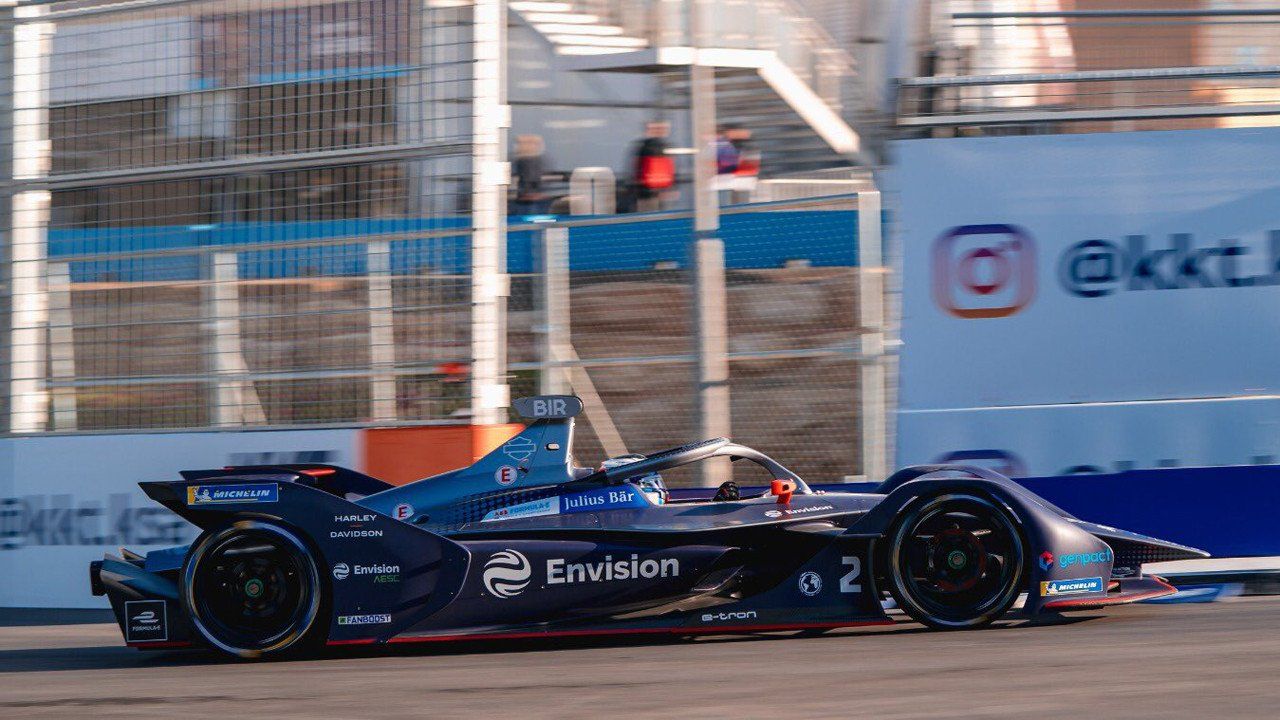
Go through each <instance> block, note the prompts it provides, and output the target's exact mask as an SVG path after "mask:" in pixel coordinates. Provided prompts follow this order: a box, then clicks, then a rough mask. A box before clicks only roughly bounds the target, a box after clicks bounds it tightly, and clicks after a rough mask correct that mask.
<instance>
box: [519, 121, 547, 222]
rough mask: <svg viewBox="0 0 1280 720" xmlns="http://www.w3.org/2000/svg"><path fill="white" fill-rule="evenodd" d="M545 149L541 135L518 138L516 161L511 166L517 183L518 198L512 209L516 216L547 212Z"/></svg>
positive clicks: (520, 136)
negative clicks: (544, 190) (544, 178)
mask: <svg viewBox="0 0 1280 720" xmlns="http://www.w3.org/2000/svg"><path fill="white" fill-rule="evenodd" d="M545 148H546V146H545V145H544V143H543V142H542V137H541V136H539V135H518V136H516V159H515V162H513V163H512V165H511V174H512V175H514V176H515V181H516V197H515V202H514V204H513V206H512V208H511V209H512V213H513V214H515V215H537V214H539V213H544V212H546V210H547V200H548V198H547V195H546V193H545V192H543V188H542V178H543V176H544V175H545V174H546V163H545V160H544V158H543V153H544V152H545Z"/></svg>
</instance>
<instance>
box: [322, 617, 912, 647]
mask: <svg viewBox="0 0 1280 720" xmlns="http://www.w3.org/2000/svg"><path fill="white" fill-rule="evenodd" d="M893 624H894V621H893V620H867V621H862V622H828V623H788V624H781V625H717V626H714V627H662V628H601V629H598V630H546V631H541V632H514V633H501V632H497V633H471V634H466V635H418V636H411V637H394V638H391V639H390V640H388V641H387V642H388V643H428V642H456V641H463V640H527V639H534V638H557V637H599V636H608V635H663V634H666V635H732V634H734V633H742V632H776V631H781V630H817V629H824V630H825V629H832V628H848V627H868V626H872V625H893ZM373 642H375V641H374V640H373V639H372V638H362V639H358V640H330V641H329V644H330V645H369V644H372V643H373Z"/></svg>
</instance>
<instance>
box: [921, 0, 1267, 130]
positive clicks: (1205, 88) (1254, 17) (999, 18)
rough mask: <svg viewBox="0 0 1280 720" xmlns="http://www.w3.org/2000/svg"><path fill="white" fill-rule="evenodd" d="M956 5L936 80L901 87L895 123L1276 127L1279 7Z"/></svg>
mask: <svg viewBox="0 0 1280 720" xmlns="http://www.w3.org/2000/svg"><path fill="white" fill-rule="evenodd" d="M966 6H970V7H969V9H964V8H965V7H966ZM949 7H951V8H952V9H953V10H954V12H952V13H951V15H950V20H951V22H950V25H949V26H948V27H946V28H945V29H944V30H942V31H939V32H938V33H937V38H936V55H937V57H938V63H937V65H938V70H939V72H938V76H936V77H926V78H913V79H909V80H906V81H903V82H902V83H901V85H900V90H901V91H900V93H899V126H900V127H903V128H912V129H914V128H949V129H950V130H948V132H962V133H963V132H987V133H992V132H997V133H1009V132H1097V131H1122V130H1150V129H1178V128H1205V127H1231V126H1245V125H1258V124H1271V123H1273V122H1274V121H1273V120H1269V119H1268V118H1269V117H1270V116H1274V115H1277V114H1280V75H1278V74H1277V72H1276V71H1277V69H1278V68H1280V33H1278V32H1277V30H1278V29H1280V6H1276V5H1275V4H1273V3H1265V2H1240V3H1232V4H1231V5H1230V6H1227V7H1218V6H1209V7H1173V8H1142V7H1138V8H1130V9H1116V8H1112V7H1102V8H1093V7H1090V6H1089V4H1088V3H1084V4H1081V3H1077V4H1076V5H1075V7H1074V8H1073V9H1068V10H1062V9H1060V10H1049V9H1043V8H1042V9H1040V10H1037V11H1008V12H1004V11H989V10H988V11H984V10H982V9H981V8H980V7H978V6H977V4H976V3H960V2H953V3H950V5H949Z"/></svg>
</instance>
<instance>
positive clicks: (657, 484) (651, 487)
mask: <svg viewBox="0 0 1280 720" xmlns="http://www.w3.org/2000/svg"><path fill="white" fill-rule="evenodd" d="M644 459H645V456H644V455H638V454H636V453H628V454H626V455H619V456H617V457H611V458H609V459H608V460H605V461H604V462H603V463H600V469H601V470H607V469H609V468H616V467H621V466H623V465H630V464H631V463H633V462H639V461H640V460H644ZM627 480H628V482H632V483H635V484H636V485H637V486H639V488H640V491H641V492H643V493H644V494H645V496H647V497H648V498H649V500H651V501H652V502H653V504H654V505H662V504H665V503H666V502H667V497H668V493H667V484H666V483H664V482H662V475H661V474H660V473H656V472H651V473H646V474H644V475H640V476H637V477H633V478H628V479H627Z"/></svg>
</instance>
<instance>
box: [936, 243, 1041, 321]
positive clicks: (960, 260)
mask: <svg viewBox="0 0 1280 720" xmlns="http://www.w3.org/2000/svg"><path fill="white" fill-rule="evenodd" d="M931 263H932V265H933V267H932V275H933V278H932V284H933V299H934V302H935V303H937V305H938V307H940V308H942V310H944V311H945V312H947V313H948V314H951V315H954V316H956V317H959V318H969V319H976V318H998V317H1007V316H1009V315H1013V314H1014V313H1016V312H1018V311H1019V310H1021V309H1022V308H1024V307H1026V306H1027V304H1028V303H1030V302H1031V300H1032V298H1034V297H1035V294H1036V254H1035V245H1034V244H1033V243H1032V242H1031V237H1030V236H1029V235H1027V233H1026V231H1024V230H1022V229H1021V228H1019V227H1017V226H1014V225H1003V224H996V225H962V226H960V227H956V228H952V229H950V230H948V231H947V232H945V233H943V234H942V235H941V236H940V237H939V238H938V239H937V240H936V241H934V243H933V259H932V261H931Z"/></svg>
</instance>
